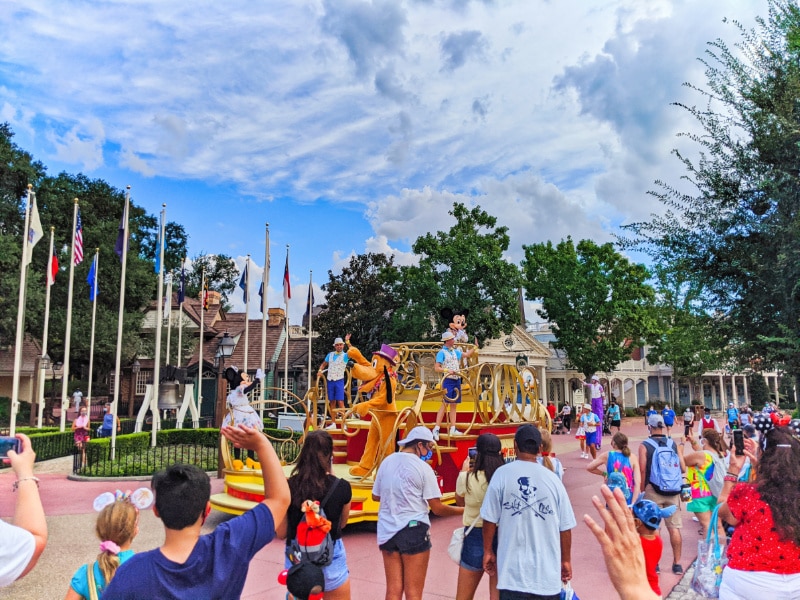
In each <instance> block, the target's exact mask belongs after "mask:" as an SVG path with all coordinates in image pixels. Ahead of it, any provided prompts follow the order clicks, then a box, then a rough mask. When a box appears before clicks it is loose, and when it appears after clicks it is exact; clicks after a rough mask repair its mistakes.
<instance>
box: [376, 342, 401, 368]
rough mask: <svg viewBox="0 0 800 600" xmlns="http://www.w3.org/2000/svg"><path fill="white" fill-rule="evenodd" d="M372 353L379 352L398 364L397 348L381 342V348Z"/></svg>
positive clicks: (394, 363)
mask: <svg viewBox="0 0 800 600" xmlns="http://www.w3.org/2000/svg"><path fill="white" fill-rule="evenodd" d="M372 354H377V355H379V356H382V357H383V358H386V359H388V360H390V361H391V363H392V364H393V365H396V364H397V350H395V349H394V348H392V347H391V346H388V345H386V344H381V349H380V350H376V351H375V352H373V353H372Z"/></svg>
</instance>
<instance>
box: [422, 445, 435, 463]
mask: <svg viewBox="0 0 800 600" xmlns="http://www.w3.org/2000/svg"><path fill="white" fill-rule="evenodd" d="M420 458H421V459H422V460H426V461H427V460H430V459H431V458H433V448H429V449H428V453H427V454H423V455H422V456H420Z"/></svg>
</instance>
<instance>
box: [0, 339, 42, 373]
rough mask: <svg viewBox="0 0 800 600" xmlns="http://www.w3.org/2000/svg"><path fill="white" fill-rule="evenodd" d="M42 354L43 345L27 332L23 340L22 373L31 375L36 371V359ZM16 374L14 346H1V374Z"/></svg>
mask: <svg viewBox="0 0 800 600" xmlns="http://www.w3.org/2000/svg"><path fill="white" fill-rule="evenodd" d="M41 355H42V346H41V344H39V342H38V340H36V339H34V338H33V336H31V334H29V333H26V334H25V337H24V338H23V340H22V364H21V367H20V373H25V374H28V375H31V374H33V373H35V372H36V361H37V359H38V358H39V357H40V356H41ZM13 374H14V346H6V347H3V348H0V375H13Z"/></svg>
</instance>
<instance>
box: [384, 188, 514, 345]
mask: <svg viewBox="0 0 800 600" xmlns="http://www.w3.org/2000/svg"><path fill="white" fill-rule="evenodd" d="M449 214H450V215H452V216H453V217H455V219H456V223H455V225H453V226H452V227H451V228H450V230H449V231H448V232H446V233H445V232H442V231H439V232H437V233H436V234H435V235H434V234H430V233H429V234H426V235H424V236H422V237H419V238H417V241H416V242H414V245H413V246H412V248H413V250H414V252H415V253H416V254H418V255H419V256H420V261H419V265H418V266H409V267H402V268H401V269H400V271H401V281H400V283H399V285H398V288H397V296H398V300H399V304H398V308H397V310H396V311H395V313H394V318H393V320H392V331H393V334H394V337H395V339H398V340H426V339H431V338H432V339H435V340H437V341H438V339H439V335H438V334H439V333H440V332H442V331H444V329H445V328H446V327H447V323H445V322H444V321H443V320H442V318H441V317H440V316H439V312H440V311H441V309H443V308H452V309H467V310H469V311H470V312H469V317H468V318H467V333H468V335H469V337H470V339H472V338H473V337H477V338H478V339H479V340H486V339H491V338H496V337H498V336H499V335H500V334H501V333H502V332H510V331H511V329H512V328H513V327H514V325H516V324H517V323H519V321H520V315H519V304H518V302H517V298H518V292H517V290H518V288H519V283H520V275H519V269H518V268H517V266H516V265H514V264H512V263H510V262H508V261H507V260H506V259H505V258H504V257H503V253H504V252H506V251H507V250H508V246H509V237H508V228H507V227H498V226H497V219H496V218H495V217H493V216H491V215H490V214H489V213H487V212H485V211H483V210H481V208H480V207H479V206H476V207H475V208H473V209H472V210H470V209H468V208H467V207H466V206H464V205H463V204H461V203H458V202H456V203H455V204H453V210H451V211H449Z"/></svg>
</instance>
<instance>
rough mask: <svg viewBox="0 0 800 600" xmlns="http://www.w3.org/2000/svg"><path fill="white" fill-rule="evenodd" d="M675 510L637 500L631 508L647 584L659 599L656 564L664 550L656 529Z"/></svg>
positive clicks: (670, 507)
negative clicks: (642, 555)
mask: <svg viewBox="0 0 800 600" xmlns="http://www.w3.org/2000/svg"><path fill="white" fill-rule="evenodd" d="M676 510H677V507H676V506H668V507H667V508H659V507H658V506H657V505H656V503H655V502H653V501H651V500H643V499H640V500H638V501H637V502H636V503H635V504H634V505H633V507H632V511H633V516H634V523H635V524H636V532H637V533H638V534H639V539H640V541H641V543H642V552H643V553H644V564H645V572H646V573H647V582H648V583H649V584H650V589H652V590H653V591H654V592H655V593H656V594H658V596H659V597H661V586H660V585H659V582H658V563H659V561H661V552H662V551H663V549H664V546H663V543H662V541H661V536H660V535H658V529H659V527H661V519H663V518H665V517H668V516H670V515H671V514H673V513H674V512H675V511H676Z"/></svg>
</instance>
